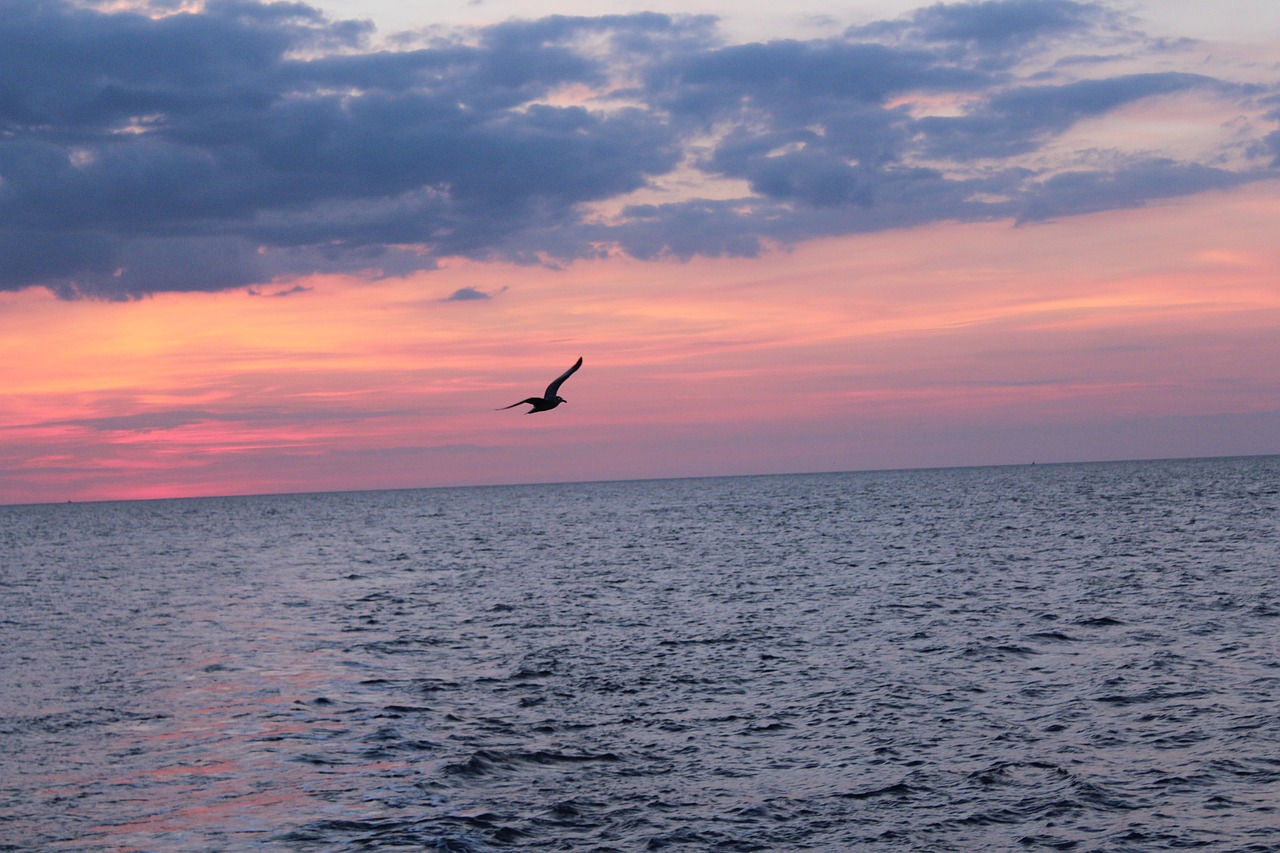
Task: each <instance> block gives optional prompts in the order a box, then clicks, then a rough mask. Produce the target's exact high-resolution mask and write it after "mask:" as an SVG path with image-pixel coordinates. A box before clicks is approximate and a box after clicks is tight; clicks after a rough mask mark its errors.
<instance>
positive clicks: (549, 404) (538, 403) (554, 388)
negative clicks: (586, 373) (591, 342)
mask: <svg viewBox="0 0 1280 853" xmlns="http://www.w3.org/2000/svg"><path fill="white" fill-rule="evenodd" d="M579 367H582V358H581V357H579V358H578V360H577V361H575V362H574V363H573V367H570V368H569V369H568V370H566V371H565V372H564V373H561V374H560V376H559V377H557V378H556V380H555V381H554V382H552V383H551V384H550V385H548V386H547V390H546V393H544V394H543V395H542V396H541V397H529V398H527V399H525V400H521V401H520V402H519V403H512V404H511V405H510V406H503V407H502V408H501V409H497V410H496V411H499V412H501V411H503V410H504V409H514V408H515V407H516V406H519V405H520V404H521V403H528V404H529V405H531V406H533V408H532V409H530V410H529V411H527V412H525V414H526V415H532V414H533V413H534V412H549V411H551V410H552V409H554V408H555V407H556V406H558V405H560V404H561V403H567V402H568V400H566V399H565V398H564V397H561V396H560V394H559V393H558V392H559V391H560V386H561V385H563V384H564V381H565V380H566V379H568V378H569V377H570V376H572V375H573V372H574V371H575V370H577V369H578V368H579Z"/></svg>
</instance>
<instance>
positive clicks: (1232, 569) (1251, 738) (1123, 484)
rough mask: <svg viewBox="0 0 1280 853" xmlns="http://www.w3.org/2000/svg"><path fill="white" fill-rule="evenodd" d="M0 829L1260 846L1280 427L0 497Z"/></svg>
mask: <svg viewBox="0 0 1280 853" xmlns="http://www.w3.org/2000/svg"><path fill="white" fill-rule="evenodd" d="M0 691H2V692H0V849H4V850H41V851H69V850H95V851H97V850H119V851H124V850H130V851H133V850H141V851H188V850H189V851H213V850H228V851H239V850H271V851H275V850H281V851H347V850H351V851H355V850H359V851H368V850H423V849H427V850H432V849H435V850H458V851H485V850H506V849H513V848H514V849H523V848H529V849H545V850H582V851H595V850H601V851H603V850H622V851H629V850H646V849H647V850H658V849H673V850H830V851H844V850H861V849H874V850H904V851H905V850H913V851H914V850H938V851H946V850H962V851H971V850H1037V849H1050V850H1100V851H1101V850H1105V851H1126V850H1132V851H1152V850H1175V849H1179V850H1180V849H1184V848H1197V849H1202V850H1221V851H1248V850H1256V851H1263V850H1280V457H1254V458H1236V459H1211V460H1183V461H1165V462H1135V463H1107V464H1090V465H1039V466H1023V467H1007V468H969V469H952V470H929V471H898V472H872V473H852V474H827V475H804V476H776V477H773V476H771V477H740V478H721V479H691V480H668V481H649V482H625V483H594V484H573V485H554V486H528V487H504V488H473V489H437V490H422V491H393V492H367V493H345V494H317V495H298V496H272V497H245V498H221V499H200V500H171V501H151V502H124V503H99V504H72V505H48V506H26V507H0Z"/></svg>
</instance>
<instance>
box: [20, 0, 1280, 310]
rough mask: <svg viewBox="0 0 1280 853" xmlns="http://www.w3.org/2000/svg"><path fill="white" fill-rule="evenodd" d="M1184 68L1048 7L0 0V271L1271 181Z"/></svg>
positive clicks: (546, 253) (936, 212)
mask: <svg viewBox="0 0 1280 853" xmlns="http://www.w3.org/2000/svg"><path fill="white" fill-rule="evenodd" d="M1099 49H1102V50H1105V51H1106V52H1107V53H1106V55H1105V56H1103V55H1098V54H1097V51H1098V50H1099ZM1197 56H1198V55H1197V54H1196V53H1195V51H1194V45H1191V44H1187V43H1179V44H1175V45H1170V44H1167V43H1159V42H1153V41H1149V40H1147V39H1145V38H1143V37H1142V35H1141V34H1140V33H1138V32H1136V31H1135V30H1134V29H1133V28H1132V26H1131V25H1130V23H1129V22H1126V21H1124V20H1122V19H1121V18H1119V17H1118V16H1117V15H1115V14H1113V13H1112V12H1110V11H1109V10H1108V9H1107V8H1105V7H1104V6H1101V5H1098V4H1094V3H1085V2H1075V0H986V2H976V3H962V4H950V5H944V4H938V5H933V6H929V7H927V8H923V9H921V10H918V11H917V12H915V13H914V14H912V15H910V16H907V17H905V18H902V19H899V20H895V21H886V22H881V23H878V24H875V25H871V26H864V27H859V28H856V29H850V30H848V31H846V32H844V33H842V34H840V35H838V36H834V37H831V38H828V39H822V40H811V41H782V40H780V41H772V42H767V43H755V44H724V43H722V42H721V41H720V40H719V38H718V36H717V32H716V29H715V22H714V21H713V20H710V19H708V18H705V17H697V16H688V17H670V16H665V15H658V14H636V15H627V16H606V17H596V18H570V17H550V18H545V19H541V20H534V21H512V22H507V23H503V24H499V25H495V26H491V27H486V28H481V29H475V30H469V31H455V32H449V33H434V34H429V35H419V36H415V37H410V36H407V35H404V36H401V37H398V38H396V39H395V40H394V41H390V42H386V41H384V42H380V41H378V40H377V34H376V33H374V31H373V30H372V28H371V27H370V26H369V25H367V24H363V23H357V22H350V21H334V20H330V19H328V18H326V17H325V16H323V15H322V14H321V13H320V12H318V11H316V10H314V9H312V8H310V7H308V6H305V5H303V4H300V3H281V4H264V3H259V2H256V0H209V2H206V3H205V4H204V5H203V7H202V8H201V10H200V11H199V12H177V13H174V14H169V13H167V12H166V10H164V9H163V8H161V7H160V6H158V5H156V4H152V5H151V6H149V7H143V6H140V7H139V8H137V9H135V10H133V11H110V10H106V9H103V10H99V9H95V8H93V7H91V6H86V5H85V4H82V3H76V2H70V0H47V1H46V2H41V3H30V2H28V0H0V289H3V290H16V289H21V288H25V287H30V286H44V287H48V288H50V289H51V290H52V291H54V292H55V293H57V294H58V295H59V296H61V297H63V298H68V299H72V298H80V297H94V298H105V299H127V298H133V297H137V296H142V295H146V294H149V293H156V292H161V291H190V290H206V291H213V290H223V289H228V288H234V287H243V286H246V285H254V284H262V283H266V282H269V281H273V280H277V281H287V280H288V279H289V278H290V277H293V276H301V275H306V274H308V273H312V272H317V271H342V270H348V271H351V270H361V271H368V272H369V273H371V274H374V275H397V274H403V273H407V272H411V271H414V270H419V269H429V268H431V267H432V266H433V265H434V264H436V263H437V262H438V260H439V259H441V258H445V257H467V258H473V259H498V258H500V259H506V260H516V261H522V262H543V263H555V262H564V261H570V260H573V259H576V258H583V257H598V256H601V255H605V254H608V253H610V252H617V251H622V252H626V253H628V254H631V255H633V256H635V257H640V258H655V257H663V256H672V257H679V258H689V257H693V256H697V255H724V254H729V255H753V254H757V253H759V252H761V251H763V250H764V249H765V248H766V247H767V246H768V245H770V244H774V243H777V244H784V245H785V244H790V243H795V242H798V241H803V240H806V239H811V238H815V237H820V236H828V235H836V234H847V233H853V232H866V231H875V230H880V229H887V228H898V227H905V226H912V225H919V224H925V223H929V222H936V221H943V220H951V221H978V220H991V219H1008V220H1011V221H1036V220H1044V219H1050V218H1055V217H1062V216H1069V215H1073V214H1078V213H1084V212H1091V211H1097V210H1104V209H1113V208H1124V207H1131V206H1136V205H1141V204H1143V203H1144V202H1146V201H1148V200H1151V199H1156V198H1165V197H1170V196H1176V195H1181V194H1188V193H1196V192H1202V191H1204V190H1208V189H1214V188H1226V187H1230V186H1233V185H1236V184H1239V183H1242V182H1245V181H1250V180H1257V179H1261V178H1266V177H1276V176H1277V161H1278V160H1280V143H1277V139H1280V132H1277V131H1276V129H1275V122H1276V119H1277V116H1276V114H1275V107H1274V104H1275V102H1276V100H1275V99H1276V93H1277V86H1276V84H1275V81H1274V80H1265V79H1264V80H1238V79H1225V78H1224V77H1223V76H1209V75H1207V74H1200V73H1198V74H1190V73H1184V72H1181V71H1176V70H1169V69H1170V68H1171V67H1188V66H1190V65H1191V64H1192V63H1191V59H1192V58H1193V57H1197ZM1180 58H1181V59H1182V60H1183V61H1182V62H1181V64H1179V62H1178V60H1179V59H1180ZM1135 69H1137V70H1135ZM1143 69H1150V70H1143ZM1271 73H1273V74H1274V70H1272V72H1271ZM1179 97H1184V98H1190V97H1194V98H1197V99H1198V101H1197V103H1202V104H1205V105H1207V106H1205V110H1206V118H1205V119H1204V121H1205V123H1206V124H1208V125H1212V124H1214V123H1215V122H1217V121H1218V112H1214V110H1218V111H1222V110H1231V111H1235V112H1236V113H1237V114H1238V115H1239V116H1240V117H1241V118H1239V119H1238V121H1237V122H1236V124H1235V132H1234V135H1233V136H1231V137H1230V138H1229V139H1224V140H1223V141H1221V142H1218V143H1215V144H1213V145H1210V146H1207V147H1204V146H1202V147H1201V149H1200V150H1196V151H1194V152H1187V151H1182V150H1179V151H1162V150H1155V149H1153V148H1152V147H1151V145H1150V144H1149V143H1150V140H1146V141H1144V144H1141V145H1136V144H1126V143H1125V141H1124V140H1123V139H1120V138H1116V139H1111V138H1107V143H1108V144H1106V145H1100V144H1098V143H1097V140H1096V139H1092V138H1089V137H1087V136H1082V137H1081V138H1080V139H1073V138H1072V134H1073V133H1076V132H1077V131H1079V129H1080V128H1081V127H1083V126H1085V125H1087V124H1088V123H1090V122H1095V123H1096V122H1098V121H1105V120H1106V119H1107V118H1108V117H1111V116H1116V115H1119V114H1121V113H1123V111H1125V110H1126V109H1132V108H1135V107H1139V106H1142V105H1148V104H1152V103H1158V101H1159V99H1162V98H1165V99H1168V98H1179ZM1268 99H1270V109H1271V111H1272V112H1271V113H1270V114H1268V113H1267V110H1268ZM1103 136H1104V137H1105V136H1106V134H1105V133H1104V134H1103ZM455 298H466V297H465V296H464V297H457V296H455Z"/></svg>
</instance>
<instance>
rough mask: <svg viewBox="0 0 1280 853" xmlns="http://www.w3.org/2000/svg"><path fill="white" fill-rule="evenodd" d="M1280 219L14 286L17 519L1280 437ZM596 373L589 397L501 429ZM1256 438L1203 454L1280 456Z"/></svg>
mask: <svg viewBox="0 0 1280 853" xmlns="http://www.w3.org/2000/svg"><path fill="white" fill-rule="evenodd" d="M1277 213H1280V183H1277V182H1271V183H1267V184H1259V185H1255V186H1253V187H1250V188H1247V189H1244V190H1240V191H1237V192H1234V193H1212V194H1204V195H1202V196H1198V197H1195V198H1190V199H1183V200H1180V201H1177V202H1173V203H1169V204H1165V205H1161V206H1153V207H1150V208H1147V209H1143V210H1130V211H1117V212H1110V213H1104V214H1097V215H1093V216H1082V217H1076V218H1072V219H1067V220H1064V221H1061V222H1057V223H1051V224H1042V225H1033V226H1025V227H1017V228H1015V227H1012V226H1011V225H1010V224H1008V223H1007V222H1006V223H989V224H981V225H939V226H932V227H929V228H923V229H914V230H904V231H896V232H886V233H879V234H873V235H862V236H855V237H847V238H840V239H829V240H824V241H820V242H815V243H811V244H807V245H804V246H801V247H798V248H796V249H795V250H793V251H790V252H778V253H775V254H772V255H769V256H766V257H762V258H755V259H698V260H694V261H691V262H688V263H684V264H679V263H674V262H650V263H646V262H640V261H634V260H630V259H626V258H613V259H609V260H602V261H591V262H580V263H577V264H573V265H571V266H569V267H567V268H565V269H562V270H554V269H547V268H540V267H516V266H510V265H499V264H482V263H473V262H463V261H454V262H451V263H448V264H446V265H444V266H443V268H442V269H440V270H438V271H435V272H431V273H422V274H419V275H415V276H413V277H410V278H405V279H393V280H382V281H365V280H361V279H358V278H355V277H339V276H325V277H315V278H312V279H308V280H305V281H290V282H282V283H278V284H277V285H275V286H262V287H260V288H258V291H260V292H262V293H270V292H279V291H283V290H286V289H288V288H291V287H293V286H294V285H301V286H302V287H304V288H308V289H307V290H305V291H300V292H297V293H295V294H293V295H290V296H288V297H286V298H273V297H271V296H267V295H263V296H251V295H249V294H248V293H246V292H245V291H243V290H240V291H233V292H226V293H220V294H166V295H160V296H156V297H152V298H148V299H145V300H141V301H138V302H131V303H100V302H59V301H57V300H55V299H54V298H53V297H51V296H49V295H48V294H46V293H45V292H44V291H41V290H28V291H23V292H20V293H11V294H0V310H2V311H3V312H4V314H5V315H6V321H5V333H4V335H3V336H0V389H2V390H3V396H2V398H0V433H2V434H3V435H4V437H5V440H4V442H3V444H2V449H0V503H25V502H42V501H61V500H67V499H75V500H90V499H112V498H155V497H175V496H187V495H192V496H194V495H212V494H241V493H257V492H282V491H311V490H317V491H319V490H333V489H361V488H391V487H412V486H432V485H453V484H469V483H476V484H482V483H503V482H541V481H555V480H575V479H611V478H626V477H644V476H679V475H685V474H689V475H695V474H719V473H758V472H770V471H786V470H824V469H825V470H834V469H852V468H877V467H910V466H914V465H933V464H978V463H986V462H991V463H997V462H1016V461H1029V460H1027V459H1026V457H1027V456H1028V455H1029V454H1034V453H1035V452H1036V450H1040V451H1041V454H1042V455H1039V459H1040V461H1054V459H1070V458H1121V457H1123V456H1125V455H1127V454H1131V453H1134V452H1139V451H1132V450H1130V449H1129V448H1127V447H1125V448H1120V447H1118V446H1117V445H1115V444H1114V443H1112V444H1107V443H1106V442H1107V441H1108V439H1106V438H1105V435H1107V434H1109V433H1108V429H1110V430H1111V431H1112V434H1115V435H1121V434H1127V433H1126V431H1132V430H1133V429H1136V427H1134V426H1133V425H1134V424H1135V423H1138V422H1143V423H1154V422H1157V421H1159V422H1162V423H1164V422H1167V423H1168V424H1169V425H1170V426H1169V428H1170V429H1171V430H1172V429H1175V427H1176V428H1180V429H1184V431H1185V432H1187V434H1188V435H1193V434H1195V432H1196V429H1197V428H1196V427H1195V426H1194V424H1191V423H1190V421H1187V420H1186V419H1194V418H1206V417H1207V418H1213V417H1221V418H1249V417H1272V418H1274V416H1275V414H1276V403H1275V402H1274V401H1275V400H1276V399H1277V395H1278V394H1280V377H1278V376H1277V374H1278V373H1280V371H1277V370H1276V369H1275V365H1276V364H1280V336H1277V335H1276V333H1275V329H1276V328H1278V327H1280V248H1277V247H1276V245H1275V241H1274V222H1275V219H1276V215H1277ZM461 288H473V289H475V290H478V291H481V292H484V293H488V294H491V295H492V296H491V298H488V299H475V300H469V301H448V300H447V297H448V296H449V295H450V294H451V293H454V292H455V291H457V290H459V289H461ZM579 355H582V356H584V357H585V366H584V369H583V370H582V371H581V372H580V373H579V374H578V375H576V376H575V377H573V379H572V380H571V381H570V382H569V383H567V384H566V386H565V387H564V388H563V389H562V393H563V395H564V396H565V397H566V398H568V400H569V401H570V402H569V403H568V404H566V405H565V406H563V407H561V408H560V409H557V410H556V411H555V412H553V413H548V414H545V415H539V416H536V417H527V416H525V415H523V414H520V411H521V410H520V409H513V410H511V411H505V412H495V411H494V409H495V408H497V407H499V406H504V405H506V404H508V403H511V402H513V401H515V400H517V399H520V398H522V397H526V396H529V395H530V394H533V393H540V392H541V390H542V388H543V387H544V386H545V385H546V383H547V382H548V381H549V380H550V379H551V378H553V377H554V376H555V375H557V374H558V373H559V372H561V371H562V370H563V369H564V368H565V367H567V366H568V364H570V363H571V362H572V360H573V359H574V358H576V357H577V356H579ZM1153 419H1154V420H1153ZM1161 419H1165V420H1164V421H1161ZM1169 419H1173V420H1169ZM1179 419H1181V420H1179ZM1178 424H1182V426H1181V427H1178ZM975 430H976V431H978V432H976V433H975V432H974V431H975ZM984 430H985V432H984ZM1072 430H1075V431H1076V433H1078V436H1077V435H1076V433H1073V432H1072ZM1086 435H1094V436H1095V438H1093V439H1087V440H1086V438H1085V437H1084V436H1086ZM1170 435H1172V433H1170ZM1233 435H1234V434H1233ZM1250 435H1251V434H1246V433H1241V434H1239V435H1234V437H1232V438H1230V439H1229V440H1227V439H1224V440H1223V441H1221V442H1219V443H1218V444H1216V445H1215V444H1214V443H1213V441H1212V440H1207V441H1206V442H1205V443H1204V444H1203V447H1201V446H1200V445H1194V442H1192V443H1191V444H1186V446H1187V447H1189V448H1190V450H1189V451H1188V452H1192V453H1195V454H1196V455H1214V454H1215V452H1223V453H1230V452H1277V451H1280V445H1278V444H1277V443H1276V440H1275V435H1274V434H1272V435H1271V439H1270V443H1269V444H1268V443H1267V441H1266V438H1265V436H1263V437H1260V438H1257V439H1256V440H1254V439H1250V437H1249V436H1250ZM975 436H976V437H975ZM999 436H1004V437H1005V438H1004V439H1003V440H1001V439H999ZM1010 436H1013V437H1014V438H1013V439H1010V438H1009V437H1010ZM1210 438H1212V437H1210ZM1180 440H1181V439H1180ZM1002 441H1003V443H1001V442H1002ZM1090 441H1092V442H1093V443H1092V444H1090ZM1187 441H1190V439H1187ZM1250 441H1253V443H1252V444H1250V443H1249V442H1250ZM1184 444H1185V442H1184ZM1181 447H1183V444H1178V443H1176V442H1174V441H1173V440H1172V438H1171V439H1170V441H1169V442H1167V443H1166V444H1160V443H1159V442H1157V443H1155V444H1154V445H1153V447H1152V453H1151V454H1150V455H1166V454H1167V453H1168V452H1170V449H1172V450H1177V449H1178V448H1181ZM1090 448H1093V449H1092V450H1091V449H1090ZM1117 454H1118V455H1117Z"/></svg>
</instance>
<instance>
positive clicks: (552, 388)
mask: <svg viewBox="0 0 1280 853" xmlns="http://www.w3.org/2000/svg"><path fill="white" fill-rule="evenodd" d="M579 367H582V356H578V360H577V361H575V362H574V363H573V367H570V368H569V369H568V370H566V371H565V372H564V373H561V374H560V378H558V379H557V380H556V381H555V382H552V383H551V384H550V385H548V386H547V394H546V398H547V399H548V400H554V399H555V396H556V394H557V393H558V392H559V391H560V386H561V385H562V384H564V381H565V380H566V379H568V378H569V377H570V376H572V375H573V372H574V371H575V370H577V369H578V368H579Z"/></svg>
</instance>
